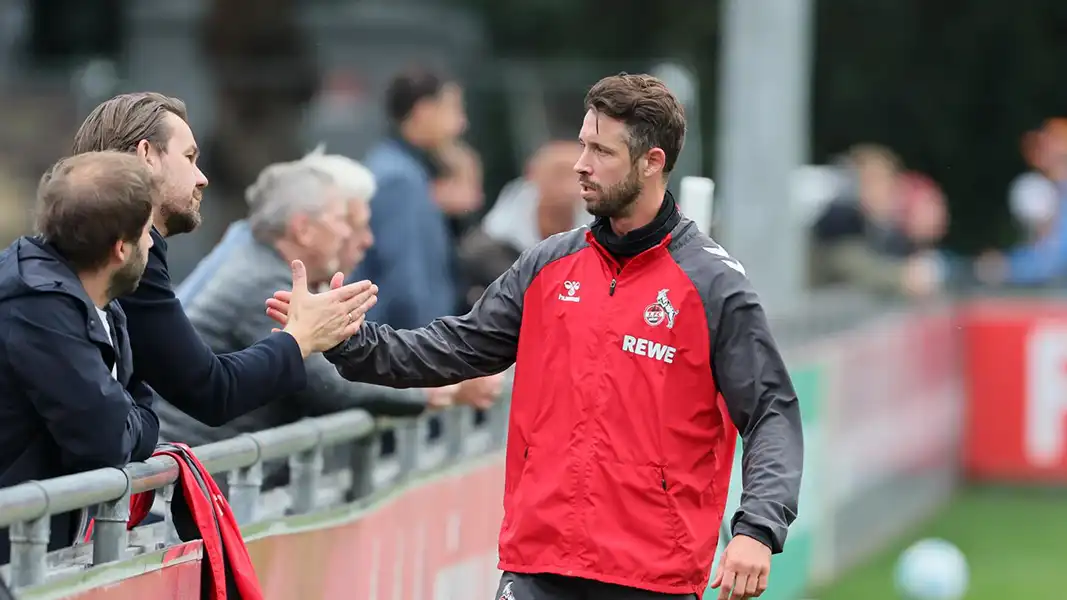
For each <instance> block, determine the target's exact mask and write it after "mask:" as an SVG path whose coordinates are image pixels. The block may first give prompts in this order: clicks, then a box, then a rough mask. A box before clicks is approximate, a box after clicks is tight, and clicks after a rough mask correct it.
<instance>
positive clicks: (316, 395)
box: [297, 355, 427, 416]
mask: <svg viewBox="0 0 1067 600" xmlns="http://www.w3.org/2000/svg"><path fill="white" fill-rule="evenodd" d="M305 364H306V365H307V369H308V387H307V390H306V391H304V392H302V393H301V394H300V395H299V396H298V399H297V401H298V402H299V403H300V405H301V407H302V408H303V410H304V413H305V414H307V415H308V416H320V415H326V414H331V413H335V412H339V411H342V410H348V409H353V408H361V409H363V410H366V411H368V412H370V413H371V414H373V415H375V416H413V415H417V414H419V413H421V412H422V411H423V410H424V409H425V408H426V399H427V396H426V393H425V392H424V391H422V390H416V389H394V388H390V387H384V386H380V385H373V384H369V383H362V382H357V381H347V380H345V379H344V378H343V377H341V375H340V374H339V373H338V372H337V369H336V368H335V367H334V366H333V365H332V364H330V362H329V361H327V360H326V359H325V358H323V357H322V356H321V355H315V356H311V357H310V358H308V360H307V361H306V363H305Z"/></svg>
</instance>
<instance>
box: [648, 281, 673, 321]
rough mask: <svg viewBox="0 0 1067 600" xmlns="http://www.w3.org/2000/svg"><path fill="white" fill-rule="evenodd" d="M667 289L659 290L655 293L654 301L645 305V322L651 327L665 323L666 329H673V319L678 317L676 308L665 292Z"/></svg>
mask: <svg viewBox="0 0 1067 600" xmlns="http://www.w3.org/2000/svg"><path fill="white" fill-rule="evenodd" d="M669 291H670V290H660V291H659V293H658V294H656V301H655V302H653V303H652V304H649V305H648V306H646V307H645V323H648V324H649V325H651V326H652V327H656V326H658V325H660V324H661V323H666V324H667V329H674V320H675V319H677V318H678V309H676V308H674V305H673V304H671V300H670V298H668V297H667V292H669Z"/></svg>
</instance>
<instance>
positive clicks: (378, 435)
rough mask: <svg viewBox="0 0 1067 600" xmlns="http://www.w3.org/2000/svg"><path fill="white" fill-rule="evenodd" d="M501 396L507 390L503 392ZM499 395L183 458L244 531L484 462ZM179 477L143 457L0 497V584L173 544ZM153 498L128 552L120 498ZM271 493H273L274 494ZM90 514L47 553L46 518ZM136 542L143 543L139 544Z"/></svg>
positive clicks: (498, 441)
mask: <svg viewBox="0 0 1067 600" xmlns="http://www.w3.org/2000/svg"><path fill="white" fill-rule="evenodd" d="M509 392H510V390H509ZM508 401H509V393H505V394H504V396H503V397H502V398H501V400H500V402H498V403H497V405H495V406H494V407H493V408H491V409H489V410H488V411H485V412H483V413H481V414H480V416H479V414H478V413H476V412H475V411H474V410H472V409H470V408H469V407H456V408H452V409H449V410H446V411H442V412H438V413H428V414H425V415H423V416H420V417H418V418H414V419H380V420H378V421H375V419H373V418H372V417H371V416H370V414H368V413H367V412H365V411H362V410H350V411H346V412H342V413H337V414H334V415H328V416H324V417H319V418H313V419H304V420H301V421H298V422H295V423H292V424H289V425H284V426H281V427H277V428H274V429H267V430H264V431H260V432H257V433H252V434H242V435H240V436H237V437H234V438H231V439H229V440H224V441H221V442H216V443H213V444H207V445H204V446H200V447H197V448H194V449H193V453H194V454H195V455H196V457H197V458H198V459H199V460H200V462H201V463H203V465H204V467H205V468H206V469H207V470H208V471H209V472H210V473H211V474H212V475H215V474H220V473H225V474H226V475H227V477H226V480H225V485H226V488H228V489H227V497H228V499H229V503H230V507H231V510H232V511H233V514H234V518H235V519H237V522H238V523H239V524H240V525H242V526H244V525H248V524H251V523H255V522H258V521H263V520H268V519H271V518H275V517H278V516H287V515H299V514H307V513H311V512H313V511H316V510H318V509H321V508H325V507H327V506H330V505H334V504H339V503H346V502H355V501H360V500H361V499H364V498H367V497H369V496H371V495H373V494H375V493H376V492H378V491H381V490H389V489H393V488H395V487H396V486H398V485H401V484H403V483H405V482H406V481H408V480H409V479H410V478H411V477H412V476H413V475H416V474H419V473H422V472H426V471H431V470H434V469H437V468H440V467H442V466H447V465H450V464H452V463H455V462H458V461H460V460H463V459H464V458H467V457H473V456H479V455H484V454H487V453H491V452H494V451H496V450H499V449H500V448H502V447H503V444H504V438H505V434H506V426H507V410H508V404H509V402H508ZM431 420H437V421H438V422H439V423H440V427H439V430H440V434H439V435H437V436H434V437H431V436H430V435H429V432H430V429H431V428H430V421H431ZM385 432H392V435H393V436H394V437H395V450H394V451H393V452H391V453H389V454H384V453H383V451H382V444H381V439H382V435H383V434H384V433H385ZM331 449H332V451H334V452H335V453H336V451H337V450H344V449H347V450H349V452H347V453H343V454H339V455H338V456H341V457H343V459H342V460H341V461H334V462H343V463H345V464H343V465H342V466H341V468H340V469H337V470H336V471H335V472H327V470H326V465H327V462H328V461H327V460H325V454H326V452H328V451H331ZM282 459H288V467H289V483H288V484H287V485H286V486H284V488H280V489H278V490H274V491H267V490H263V483H264V477H263V465H264V463H269V462H270V461H277V460H282ZM178 476H179V470H178V465H177V464H176V463H175V461H174V460H173V459H171V458H169V457H153V458H150V459H148V460H146V461H144V462H138V463H131V464H129V465H127V466H126V467H125V468H121V469H120V468H105V469H98V470H95V471H89V472H86V473H79V474H75V475H68V476H64V477H57V478H54V479H48V480H44V481H30V482H26V483H23V484H20V485H16V486H12V487H10V488H6V489H0V527H8V526H9V527H10V544H11V562H10V564H9V565H7V566H6V567H0V575H5V572H6V577H5V579H6V580H7V581H8V582H9V584H10V585H11V587H12V588H14V589H20V588H26V587H29V586H35V585H38V584H41V583H44V582H46V581H47V580H48V579H49V578H51V577H53V576H58V575H60V574H64V573H66V572H68V571H69V570H70V569H84V568H88V567H91V566H95V565H102V564H106V563H111V562H115V561H119V560H124V559H127V558H130V557H133V556H136V555H138V554H143V553H145V552H153V551H156V550H159V549H161V548H164V547H167V546H169V545H173V544H175V543H178V542H179V540H178V538H177V534H176V533H175V530H174V527H173V522H172V520H171V513H170V502H171V497H172V494H173V491H174V484H175V482H176V481H177V479H178ZM151 490H161V491H162V493H161V494H158V499H161V500H162V502H163V503H165V510H164V511H163V512H164V519H165V520H164V524H163V526H162V527H156V526H147V527H145V528H144V529H152V528H153V527H154V529H152V533H151V534H150V535H148V536H147V538H148V539H147V540H145V539H138V540H137V543H131V533H136V532H138V531H139V530H141V529H142V528H141V527H138V528H136V529H134V530H132V531H127V524H128V522H129V519H130V497H131V496H132V495H134V494H139V493H142V492H147V491H151ZM278 492H280V494H279V493H278ZM81 509H91V510H92V513H91V514H92V516H93V518H94V519H95V524H94V526H93V531H92V541H91V542H90V543H89V544H87V545H81V546H75V547H73V548H68V549H64V550H59V551H56V552H53V553H51V554H49V553H48V551H47V549H48V542H49V535H50V517H51V516H53V515H57V514H62V513H67V512H71V511H76V510H81ZM140 537H141V538H144V537H145V536H144V535H142V536H140Z"/></svg>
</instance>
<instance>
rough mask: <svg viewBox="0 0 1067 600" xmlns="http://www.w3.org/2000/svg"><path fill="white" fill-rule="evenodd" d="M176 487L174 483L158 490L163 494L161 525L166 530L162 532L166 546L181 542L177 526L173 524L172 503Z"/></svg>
mask: <svg viewBox="0 0 1067 600" xmlns="http://www.w3.org/2000/svg"><path fill="white" fill-rule="evenodd" d="M176 489H177V486H176V485H175V484H173V483H172V484H170V485H165V486H163V489H161V490H160V491H159V493H160V494H162V495H163V506H164V507H165V508H164V514H163V526H164V528H165V529H166V530H167V532H166V533H165V534H164V538H163V540H164V544H165V545H167V546H174V545H177V544H180V543H181V542H182V540H181V537H180V536H179V535H178V528H177V527H175V526H174V513H173V512H172V510H171V509H172V508H173V505H174V491H175V490H176Z"/></svg>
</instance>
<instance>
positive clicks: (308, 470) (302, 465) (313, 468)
mask: <svg viewBox="0 0 1067 600" xmlns="http://www.w3.org/2000/svg"><path fill="white" fill-rule="evenodd" d="M322 469H323V458H322V446H321V445H317V446H315V447H314V448H312V449H310V450H305V451H304V452H300V453H297V454H294V455H293V456H290V457H289V496H290V497H291V498H292V499H293V501H292V505H291V506H290V508H289V511H290V514H296V515H302V514H306V513H309V512H311V511H313V510H315V496H316V494H317V493H318V489H319V481H320V479H321V475H322Z"/></svg>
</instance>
